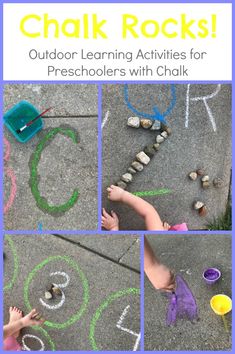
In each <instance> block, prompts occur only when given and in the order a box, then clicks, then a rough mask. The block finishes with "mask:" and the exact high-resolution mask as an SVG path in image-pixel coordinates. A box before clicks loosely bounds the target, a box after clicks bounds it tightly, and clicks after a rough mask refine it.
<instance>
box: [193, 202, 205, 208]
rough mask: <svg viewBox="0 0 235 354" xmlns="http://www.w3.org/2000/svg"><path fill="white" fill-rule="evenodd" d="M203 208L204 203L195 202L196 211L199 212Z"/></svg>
mask: <svg viewBox="0 0 235 354" xmlns="http://www.w3.org/2000/svg"><path fill="white" fill-rule="evenodd" d="M203 206H204V203H203V202H200V201H199V200H198V201H196V202H194V204H193V207H194V209H195V210H199V209H201V208H202V207H203Z"/></svg>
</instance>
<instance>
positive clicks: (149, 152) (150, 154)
mask: <svg viewBox="0 0 235 354" xmlns="http://www.w3.org/2000/svg"><path fill="white" fill-rule="evenodd" d="M144 153H145V154H146V155H148V157H150V158H151V157H153V156H154V155H155V153H156V150H155V149H154V147H153V145H147V146H145V148H144Z"/></svg>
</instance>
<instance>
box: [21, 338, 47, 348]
mask: <svg viewBox="0 0 235 354" xmlns="http://www.w3.org/2000/svg"><path fill="white" fill-rule="evenodd" d="M26 338H33V339H36V340H37V341H38V342H39V343H40V345H41V348H40V349H38V351H39V352H42V351H44V350H45V345H44V343H43V341H42V340H41V339H40V338H39V337H37V336H35V335H33V334H25V335H24V336H23V337H22V349H23V350H27V351H30V348H29V347H28V346H27V345H26V343H25V339H26Z"/></svg>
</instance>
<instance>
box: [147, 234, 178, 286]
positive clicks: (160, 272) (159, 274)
mask: <svg viewBox="0 0 235 354" xmlns="http://www.w3.org/2000/svg"><path fill="white" fill-rule="evenodd" d="M144 271H145V274H146V275H147V277H148V279H149V280H150V282H151V283H152V285H153V286H154V287H155V288H156V289H162V290H168V291H171V290H174V288H175V280H174V275H173V273H172V272H171V271H170V269H169V268H167V267H166V266H164V265H163V264H161V262H160V261H159V260H158V259H157V258H156V256H155V254H154V253H153V250H152V248H151V246H150V244H149V242H148V241H147V239H146V237H145V238H144Z"/></svg>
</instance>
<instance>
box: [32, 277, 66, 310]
mask: <svg viewBox="0 0 235 354" xmlns="http://www.w3.org/2000/svg"><path fill="white" fill-rule="evenodd" d="M55 275H61V276H63V277H65V278H66V282H65V283H63V284H56V283H53V285H54V286H56V287H58V288H60V290H61V289H62V288H66V287H67V286H68V285H69V281H70V277H69V276H68V274H67V273H65V272H53V273H51V274H50V277H53V276H55ZM39 301H40V302H41V304H42V305H43V306H45V307H46V308H47V309H49V310H57V309H59V308H60V307H62V306H63V304H64V302H65V294H64V292H63V290H61V301H60V302H59V303H58V304H56V305H49V304H47V303H46V302H45V301H44V300H43V299H41V298H40V299H39Z"/></svg>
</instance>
